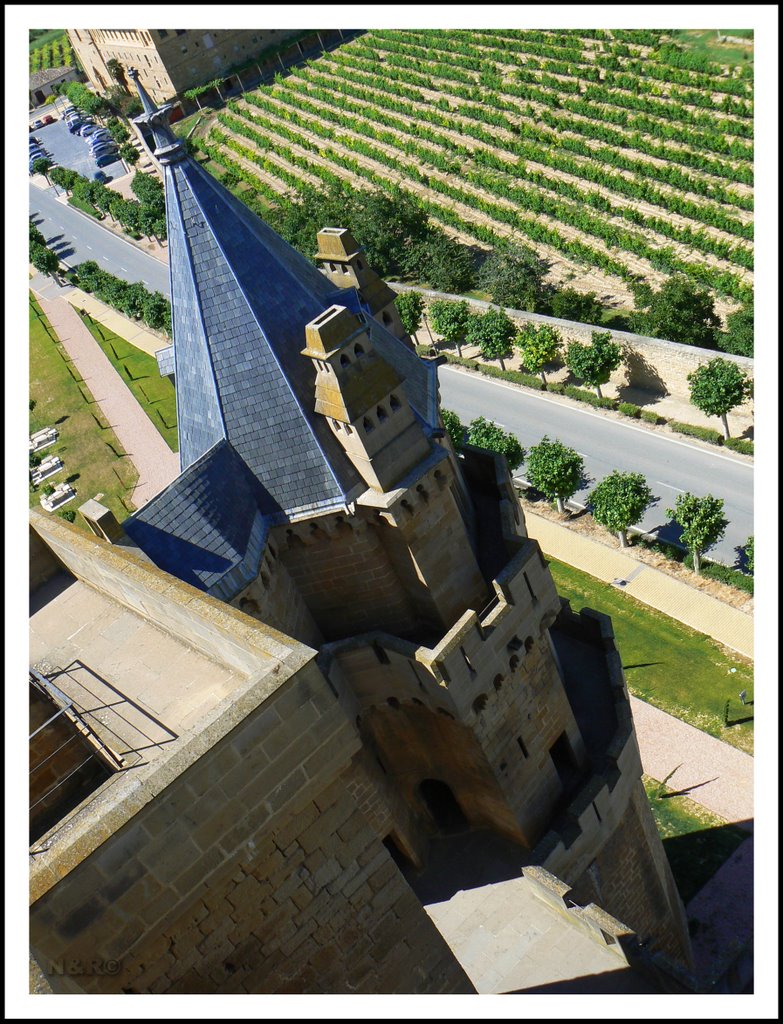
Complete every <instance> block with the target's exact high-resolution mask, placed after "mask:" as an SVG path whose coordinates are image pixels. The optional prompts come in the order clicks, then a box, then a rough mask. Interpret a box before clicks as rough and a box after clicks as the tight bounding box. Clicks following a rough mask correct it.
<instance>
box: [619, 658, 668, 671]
mask: <svg viewBox="0 0 783 1024" xmlns="http://www.w3.org/2000/svg"><path fill="white" fill-rule="evenodd" d="M652 665H663V662H662V661H639V662H637V663H636V664H635V665H623V671H624V672H627V671H628V669H631V668H650V666H652Z"/></svg>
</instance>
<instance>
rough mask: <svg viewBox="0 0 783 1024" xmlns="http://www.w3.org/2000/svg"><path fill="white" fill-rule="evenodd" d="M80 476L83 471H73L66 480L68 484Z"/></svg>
mask: <svg viewBox="0 0 783 1024" xmlns="http://www.w3.org/2000/svg"><path fill="white" fill-rule="evenodd" d="M80 476H81V473H71V475H70V476H67V477H66V478H65V482H66V483H67V484H72V483H75V482H76V481H77V480H78V479H79V477H80Z"/></svg>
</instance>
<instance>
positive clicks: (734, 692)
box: [549, 559, 753, 753]
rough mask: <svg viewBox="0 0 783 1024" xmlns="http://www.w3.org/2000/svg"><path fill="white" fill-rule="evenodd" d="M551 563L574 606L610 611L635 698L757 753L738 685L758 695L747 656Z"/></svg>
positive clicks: (749, 714)
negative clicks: (754, 690) (727, 703)
mask: <svg viewBox="0 0 783 1024" xmlns="http://www.w3.org/2000/svg"><path fill="white" fill-rule="evenodd" d="M549 563H550V569H551V570H552V576H553V577H554V580H555V584H556V586H557V589H558V592H559V593H560V594H561V596H562V597H565V598H568V600H569V601H570V602H571V607H572V608H573V609H574V611H579V610H580V609H581V608H583V607H588V608H594V609H595V610H596V611H600V612H604V613H606V614H607V615H610V616H611V618H612V624H613V627H614V632H615V637H616V639H617V647H618V650H619V651H620V657H621V658H622V661H623V668H624V670H625V677H626V679H627V681H628V689H629V691H630V692H631V693H632V694H633V695H634V696H635V697H639V698H640V699H641V700H644V701H647V702H648V703H649V704H653V705H655V707H658V708H660V709H661V710H662V711H666V712H668V713H669V714H670V715H675V716H676V717H677V718H681V719H682V720H683V721H684V722H688V723H689V724H690V725H693V726H695V727H696V728H697V729H702V730H703V731H704V732H707V733H709V734H710V735H711V736H716V737H717V738H718V739H720V740H723V741H724V742H726V743H730V744H731V745H732V746H734V747H738V748H739V749H740V750H744V751H746V752H747V753H752V752H753V705H752V704H750V705H746V706H745V707H743V706H742V705H741V704H740V701H739V699H738V694H739V693H740V691H741V690H747V691H748V698H749V699H750V700H752V699H753V665H752V664H751V663H750V662H749V661H748V660H747V659H745V658H743V657H742V656H741V655H739V654H734V653H731V652H728V651H727V650H726V649H725V648H723V647H721V645H720V644H718V643H716V642H715V641H714V640H712V639H711V638H710V637H708V636H705V635H704V634H703V633H697V632H696V631H695V630H693V629H689V628H688V627H687V626H684V625H683V624H682V623H681V622H677V621H676V620H675V619H671V618H669V616H668V615H663V614H662V613H661V612H658V611H655V609H653V608H649V607H648V606H647V605H644V604H642V603H641V602H640V601H637V600H635V599H634V598H633V597H631V596H630V595H629V594H624V593H622V592H621V591H619V590H616V589H615V588H614V587H612V586H610V585H609V584H607V583H603V582H601V581H600V580H597V579H595V577H593V576H589V575H588V574H587V573H585V572H581V571H580V570H579V569H574V568H572V567H571V566H570V565H564V564H563V563H562V562H558V561H556V560H555V559H550V560H549ZM732 669H734V671H732ZM726 701H729V708H728V716H726Z"/></svg>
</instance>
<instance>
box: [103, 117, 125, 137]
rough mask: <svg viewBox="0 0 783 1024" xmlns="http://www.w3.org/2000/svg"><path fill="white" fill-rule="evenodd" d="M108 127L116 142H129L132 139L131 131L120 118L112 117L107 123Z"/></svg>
mask: <svg viewBox="0 0 783 1024" xmlns="http://www.w3.org/2000/svg"><path fill="white" fill-rule="evenodd" d="M106 127H107V128H108V129H109V133H110V134H111V137H112V138H113V139H114V141H115V142H127V141H128V139H129V138H130V131H129V130H128V128H127V126H126V125H125V124H124V123H123V122H122V121H121V120H120V119H119V118H118V117H110V118H109V120H108V121H107V122H106Z"/></svg>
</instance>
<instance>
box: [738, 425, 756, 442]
mask: <svg viewBox="0 0 783 1024" xmlns="http://www.w3.org/2000/svg"><path fill="white" fill-rule="evenodd" d="M739 436H740V437H741V438H743V439H744V440H746V441H752V440H753V426H752V425H751V426H749V427H745V429H744V430H743V431H742V433H741V434H740V435H739Z"/></svg>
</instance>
